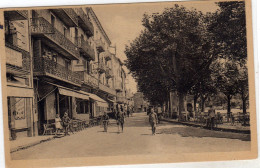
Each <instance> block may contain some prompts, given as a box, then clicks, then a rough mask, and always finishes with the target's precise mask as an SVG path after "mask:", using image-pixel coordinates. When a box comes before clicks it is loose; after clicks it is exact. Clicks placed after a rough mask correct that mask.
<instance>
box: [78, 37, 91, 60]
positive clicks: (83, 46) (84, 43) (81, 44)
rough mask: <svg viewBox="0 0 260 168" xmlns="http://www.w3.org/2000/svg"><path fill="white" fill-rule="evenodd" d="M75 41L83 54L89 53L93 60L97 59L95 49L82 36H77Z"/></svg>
mask: <svg viewBox="0 0 260 168" xmlns="http://www.w3.org/2000/svg"><path fill="white" fill-rule="evenodd" d="M75 41H76V43H77V45H78V47H79V49H80V50H81V52H82V53H83V55H88V56H89V58H90V59H91V60H95V51H94V49H93V48H91V46H90V45H89V44H88V42H87V41H85V40H84V39H83V38H81V37H76V40H75Z"/></svg>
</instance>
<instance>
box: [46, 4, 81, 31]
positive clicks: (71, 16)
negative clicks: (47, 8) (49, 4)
mask: <svg viewBox="0 0 260 168" xmlns="http://www.w3.org/2000/svg"><path fill="white" fill-rule="evenodd" d="M51 11H52V12H53V13H55V14H56V15H57V16H58V17H59V18H60V19H61V20H62V21H63V22H64V23H65V24H66V25H67V26H69V27H76V26H78V15H77V14H76V12H75V11H74V10H73V9H72V8H57V9H51Z"/></svg>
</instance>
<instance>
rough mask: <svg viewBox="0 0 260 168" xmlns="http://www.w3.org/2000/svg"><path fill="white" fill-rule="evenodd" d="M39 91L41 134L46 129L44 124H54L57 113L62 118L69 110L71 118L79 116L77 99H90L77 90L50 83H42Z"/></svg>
mask: <svg viewBox="0 0 260 168" xmlns="http://www.w3.org/2000/svg"><path fill="white" fill-rule="evenodd" d="M38 93H39V100H38V111H39V133H40V134H42V133H43V131H44V124H54V122H55V117H56V115H57V114H59V116H60V118H62V117H63V116H64V114H65V112H67V113H68V115H69V117H70V118H71V119H76V118H79V115H77V109H78V108H77V100H81V101H83V102H84V101H88V100H89V96H88V95H86V94H82V93H80V92H79V91H77V90H73V89H70V88H66V87H64V86H60V85H56V84H49V83H44V84H43V83H41V87H39V88H38ZM84 112H85V111H84ZM86 118H87V117H86Z"/></svg>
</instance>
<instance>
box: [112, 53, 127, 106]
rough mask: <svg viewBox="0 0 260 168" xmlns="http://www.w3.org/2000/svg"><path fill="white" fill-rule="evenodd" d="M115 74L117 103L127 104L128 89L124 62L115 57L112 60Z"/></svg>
mask: <svg viewBox="0 0 260 168" xmlns="http://www.w3.org/2000/svg"><path fill="white" fill-rule="evenodd" d="M112 62H113V68H114V69H113V73H114V87H115V90H116V102H117V103H119V104H126V89H125V78H126V74H125V71H124V69H123V63H122V61H121V60H120V59H119V58H117V57H115V58H113V59H112Z"/></svg>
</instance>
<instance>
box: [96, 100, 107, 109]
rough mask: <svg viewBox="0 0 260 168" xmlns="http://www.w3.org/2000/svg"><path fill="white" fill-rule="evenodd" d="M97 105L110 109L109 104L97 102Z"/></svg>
mask: <svg viewBox="0 0 260 168" xmlns="http://www.w3.org/2000/svg"><path fill="white" fill-rule="evenodd" d="M96 103H97V105H98V106H100V107H106V108H108V104H107V103H103V102H99V101H97V102H96Z"/></svg>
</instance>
